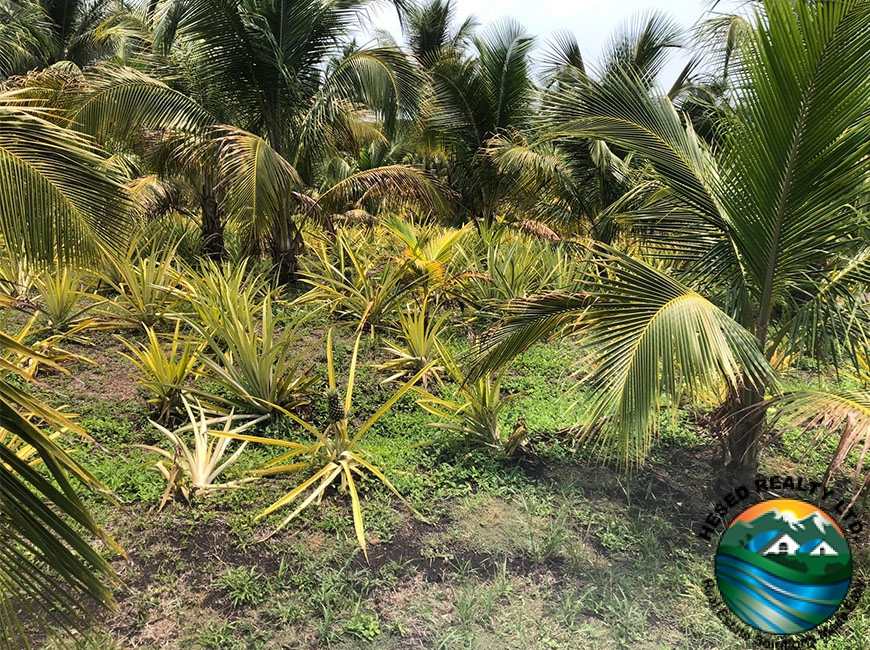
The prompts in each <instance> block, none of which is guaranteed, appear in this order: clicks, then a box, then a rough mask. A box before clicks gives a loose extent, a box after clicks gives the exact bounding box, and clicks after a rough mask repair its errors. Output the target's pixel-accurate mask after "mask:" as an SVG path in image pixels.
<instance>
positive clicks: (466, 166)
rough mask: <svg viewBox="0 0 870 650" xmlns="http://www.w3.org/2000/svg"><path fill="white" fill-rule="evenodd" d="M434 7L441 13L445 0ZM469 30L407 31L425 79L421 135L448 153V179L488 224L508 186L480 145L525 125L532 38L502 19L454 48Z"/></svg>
mask: <svg viewBox="0 0 870 650" xmlns="http://www.w3.org/2000/svg"><path fill="white" fill-rule="evenodd" d="M437 8H440V9H441V10H442V13H441V14H440V15H445V14H444V11H443V10H444V8H445V6H444V5H440V6H439V7H436V9H437ZM447 8H448V11H447V14H446V15H447V16H449V5H447ZM438 24H439V25H442V26H443V25H444V24H445V23H444V21H441V22H439V23H438ZM469 29H470V25H469V24H467V23H466V24H464V25H463V26H461V27H460V28H459V29H458V30H457V31H456V32H455V33H454V35H452V36H450V37H448V36H446V32H444V31H443V28H442V29H441V31H440V34H441V36H438V37H437V38H434V39H433V40H434V41H435V43H434V44H432V45H426V44H424V43H423V40H424V39H422V38H420V37H418V36H419V34H420V32H419V31H418V32H411V39H410V40H411V45H412V48H416V49H418V50H420V52H419V53H418V56H419V57H422V58H421V59H418V60H420V61H421V62H422V63H423V65H424V66H425V67H426V69H427V72H428V75H429V79H430V84H431V93H430V95H429V96H428V97H427V100H426V102H425V103H424V108H423V119H424V133H423V138H424V141H430V142H433V143H435V144H437V145H438V146H439V147H440V148H441V150H443V151H445V152H446V153H447V155H446V156H445V158H446V163H447V180H448V184H449V185H450V187H451V188H452V189H453V190H455V191H456V193H457V194H458V195H459V198H460V203H461V207H462V211H463V212H464V213H465V215H466V216H470V217H471V218H472V219H475V220H477V219H481V220H483V221H484V222H486V223H489V222H491V221H492V220H493V219H494V217H495V215H496V213H497V211H498V208H499V204H500V201H501V200H502V198H503V197H504V196H505V193H506V189H507V188H506V187H505V186H504V185H503V184H502V181H501V176H500V174H499V173H498V169H497V167H496V166H495V165H494V164H493V162H492V160H491V159H490V158H489V156H487V155H486V149H487V146H488V145H489V143H490V141H491V140H492V139H493V138H494V137H496V136H497V135H499V134H500V133H503V132H506V131H508V130H511V131H513V130H516V131H522V130H523V129H525V128H527V127H528V126H529V125H530V124H531V121H532V118H533V101H534V97H535V95H534V84H533V83H532V80H531V76H530V70H529V54H530V52H531V49H532V46H533V44H534V39H533V38H532V37H531V36H529V35H528V34H527V33H526V32H525V30H524V29H523V28H522V27H521V26H520V25H519V24H517V23H516V22H514V21H512V20H504V21H502V22H500V23H497V24H495V25H493V26H491V27H490V28H489V29H487V30H486V31H484V32H483V33H482V34H480V35H479V36H477V37H475V38H474V39H473V41H472V42H473V46H474V47H473V49H474V53H473V55H469V54H468V53H466V52H465V51H464V50H463V49H461V48H460V47H458V46H459V45H460V44H461V43H462V42H463V41H464V39H465V38H466V37H465V33H466V32H467V31H468V30H469ZM436 33H438V32H437V30H436ZM427 41H428V39H427ZM442 41H443V42H444V44H442Z"/></svg>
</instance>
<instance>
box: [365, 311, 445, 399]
mask: <svg viewBox="0 0 870 650" xmlns="http://www.w3.org/2000/svg"><path fill="white" fill-rule="evenodd" d="M448 319H449V314H442V315H441V316H437V315H436V314H435V313H434V309H432V308H430V307H429V306H428V303H427V301H426V300H424V301H423V302H422V303H418V304H414V305H411V306H410V307H409V309H408V310H403V311H401V312H399V329H400V333H401V335H402V339H403V342H404V344H401V343H388V344H387V345H386V346H385V348H384V350H385V352H387V353H388V354H390V355H391V357H392V358H390V359H388V360H387V361H385V362H384V363H382V364H380V365H378V366H377V369H378V370H385V371H387V372H391V373H393V374H392V375H391V376H390V377H388V378H387V379H386V380H385V381H392V380H395V379H399V378H400V377H407V376H410V375H414V374H416V373H418V372H420V370H422V369H423V368H425V367H429V371H428V372H427V373H426V374H424V375H423V378H422V383H423V387H424V388H425V387H426V386H427V385H428V383H429V381H430V380H431V379H438V377H439V373H440V371H441V370H442V368H439V367H438V366H437V365H433V364H437V363H438V359H437V355H438V351H437V349H436V346H437V343H438V341H439V337H440V336H443V335H444V333H445V331H446V330H447V327H445V324H446V323H447V320H448Z"/></svg>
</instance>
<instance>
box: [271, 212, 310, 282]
mask: <svg viewBox="0 0 870 650" xmlns="http://www.w3.org/2000/svg"><path fill="white" fill-rule="evenodd" d="M284 212H285V214H283V215H281V216H280V217H279V218H278V220H277V222H276V224H275V227H274V228H273V230H272V262H273V263H274V265H275V276H276V278H277V280H278V282H279V283H280V284H289V283H291V282H293V281H294V280H295V279H296V271H297V270H298V266H299V264H298V260H297V257H298V256H299V254H300V253H301V252H302V250H303V245H304V242H303V240H302V232H301V231H300V230H299V227H298V226H297V225H296V222H295V221H294V220H293V217H292V216H290V214H287V210H286V209H285V210H284Z"/></svg>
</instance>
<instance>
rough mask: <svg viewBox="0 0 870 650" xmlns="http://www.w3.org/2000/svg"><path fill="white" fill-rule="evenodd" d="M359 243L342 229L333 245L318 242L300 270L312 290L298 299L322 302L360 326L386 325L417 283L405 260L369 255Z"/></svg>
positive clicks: (340, 315)
mask: <svg viewBox="0 0 870 650" xmlns="http://www.w3.org/2000/svg"><path fill="white" fill-rule="evenodd" d="M357 244H358V242H356V241H353V240H351V239H350V237H349V236H348V235H347V234H346V233H344V232H339V233H338V234H337V235H336V239H335V243H334V245H332V246H328V245H327V244H326V243H320V244H319V245H315V246H314V247H313V254H314V258H313V259H310V258H309V259H308V260H307V262H306V265H305V267H304V269H303V271H302V272H301V277H302V281H303V282H305V283H306V284H309V285H311V287H312V289H311V290H310V291H309V292H308V293H306V294H304V295H303V296H301V297H299V298H297V300H296V301H295V302H296V303H298V304H307V303H323V304H324V305H326V307H327V308H328V309H329V311H330V312H331V313H333V314H335V316H336V317H337V318H339V319H347V320H350V321H352V322H354V323H357V324H358V326H359V327H360V328H363V327H370V328H373V329H374V328H383V327H384V326H385V325H386V323H387V321H388V319H390V318H391V317H392V315H393V314H395V313H397V312H399V311H400V310H401V308H402V307H403V306H404V304H405V302H406V301H407V300H408V299H409V298H410V295H411V294H410V291H411V289H412V287H413V286H414V285H413V282H409V281H407V280H406V278H405V271H404V268H405V263H404V262H397V261H395V260H393V259H392V258H389V257H388V258H386V259H383V258H378V257H375V256H374V255H372V254H371V253H368V254H366V253H365V251H364V247H361V246H358V245H357Z"/></svg>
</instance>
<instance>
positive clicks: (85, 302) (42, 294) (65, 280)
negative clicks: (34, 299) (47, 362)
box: [32, 268, 101, 335]
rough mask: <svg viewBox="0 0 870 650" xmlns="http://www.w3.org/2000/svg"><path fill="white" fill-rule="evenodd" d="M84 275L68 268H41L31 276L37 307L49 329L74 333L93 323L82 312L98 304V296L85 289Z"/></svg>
mask: <svg viewBox="0 0 870 650" xmlns="http://www.w3.org/2000/svg"><path fill="white" fill-rule="evenodd" d="M90 284H91V281H90V279H88V278H86V276H85V275H83V274H81V273H78V272H76V271H74V270H72V269H69V268H64V269H57V270H54V271H51V272H48V271H46V272H43V273H41V274H39V275H37V276H36V277H34V278H33V282H32V285H33V288H34V289H35V290H36V292H37V294H38V308H39V312H40V314H41V316H42V318H43V319H44V321H45V326H46V327H47V328H48V329H50V330H51V331H53V332H56V333H61V334H66V335H75V334H77V333H79V332H81V331H83V330H86V329H88V328H89V327H92V326H94V325H95V324H96V321H95V320H94V319H90V318H85V315H86V314H87V313H88V312H89V311H91V310H93V309H94V308H95V307H97V306H98V305H99V303H100V302H101V299H100V297H99V296H96V295H94V294H93V293H89V292H88V291H87V287H88V286H89V285H90Z"/></svg>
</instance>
